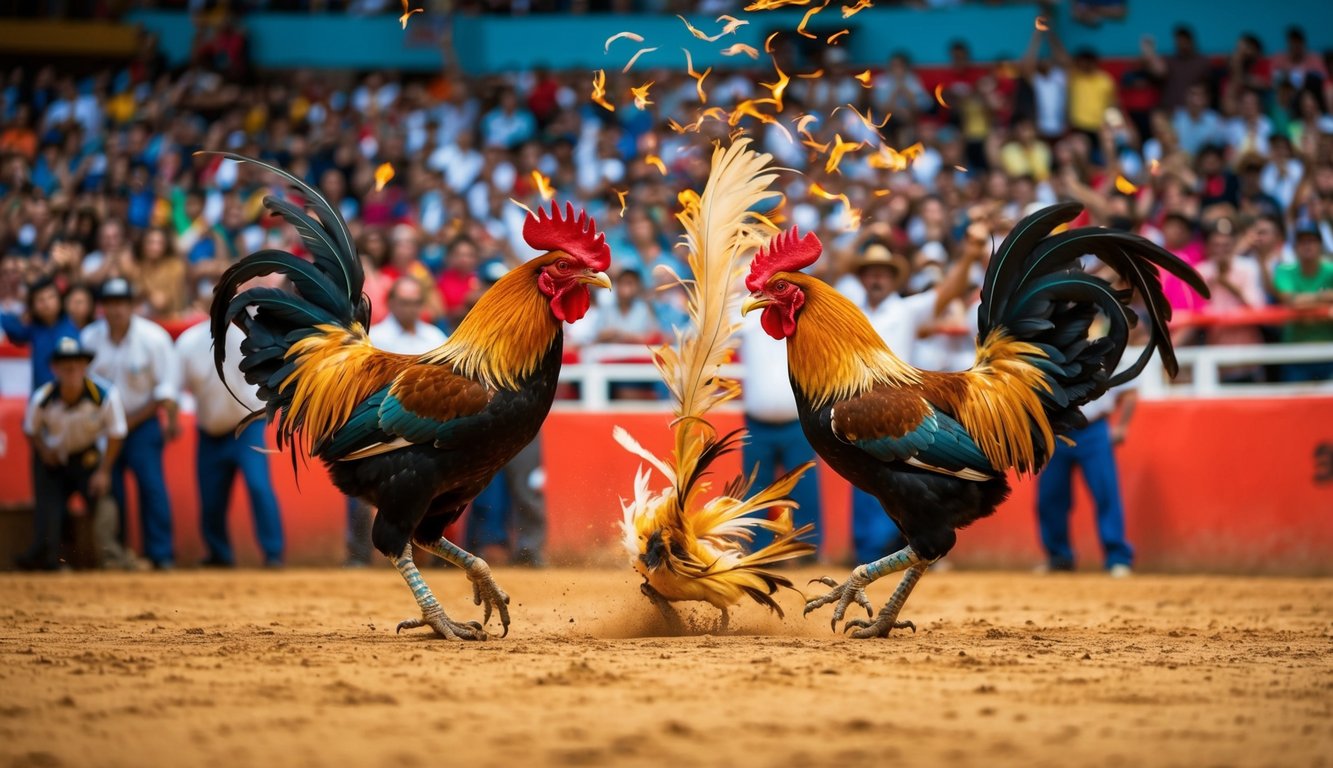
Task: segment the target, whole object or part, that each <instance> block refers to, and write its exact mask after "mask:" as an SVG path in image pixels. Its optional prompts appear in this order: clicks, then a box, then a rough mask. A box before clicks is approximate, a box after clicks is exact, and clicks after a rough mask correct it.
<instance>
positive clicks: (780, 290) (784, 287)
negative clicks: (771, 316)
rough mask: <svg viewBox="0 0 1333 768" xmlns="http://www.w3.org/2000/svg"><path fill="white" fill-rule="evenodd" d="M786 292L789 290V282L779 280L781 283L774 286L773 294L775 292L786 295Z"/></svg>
mask: <svg viewBox="0 0 1333 768" xmlns="http://www.w3.org/2000/svg"><path fill="white" fill-rule="evenodd" d="M786 290H787V281H786V280H779V281H778V282H777V284H775V285H774V286H773V292H774V293H784V292H785V291H786Z"/></svg>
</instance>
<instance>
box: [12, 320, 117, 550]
mask: <svg viewBox="0 0 1333 768" xmlns="http://www.w3.org/2000/svg"><path fill="white" fill-rule="evenodd" d="M92 357H93V356H92V353H91V352H89V351H88V350H86V349H84V348H83V347H82V346H80V345H79V341H78V339H74V338H71V337H68V336H66V337H64V338H61V339H59V340H58V341H57V342H56V347H55V351H54V352H53V353H52V356H51V369H52V371H54V373H55V380H54V381H49V382H47V383H45V384H43V385H42V386H40V387H38V388H37V390H36V391H35V392H33V394H32V398H31V399H30V400H29V401H28V409H27V412H26V414H25V415H24V418H23V434H25V435H27V436H28V440H29V442H31V443H32V485H33V492H34V495H35V497H36V498H35V503H34V505H33V540H32V544H31V546H29V547H28V550H27V552H25V553H23V554H21V555H19V556H17V557H15V558H14V564H15V565H16V566H18V568H19V569H21V570H25V571H33V570H40V571H54V570H59V568H60V539H61V530H60V529H61V525H62V524H63V522H64V519H65V516H66V514H67V508H66V504H67V502H68V501H69V497H70V496H73V495H74V494H78V495H80V496H82V497H83V499H84V502H85V503H86V504H87V507H88V509H89V510H92V509H94V508H95V507H96V506H97V504H98V500H99V499H101V498H102V497H103V496H105V495H106V494H107V492H108V491H109V490H110V488H111V466H112V464H114V463H115V461H116V457H117V455H118V454H119V453H120V447H121V441H122V440H124V438H125V411H124V409H123V408H122V407H121V404H120V398H119V397H118V396H117V394H116V391H115V389H113V388H111V387H109V386H107V385H106V384H105V383H102V382H97V381H94V380H93V379H91V378H89V377H88V363H89V361H91V360H92Z"/></svg>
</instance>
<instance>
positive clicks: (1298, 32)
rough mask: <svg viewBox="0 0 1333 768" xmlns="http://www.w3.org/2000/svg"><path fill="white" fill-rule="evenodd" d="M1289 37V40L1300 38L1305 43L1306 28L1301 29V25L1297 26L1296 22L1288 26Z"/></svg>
mask: <svg viewBox="0 0 1333 768" xmlns="http://www.w3.org/2000/svg"><path fill="white" fill-rule="evenodd" d="M1287 39H1288V40H1299V41H1300V42H1302V43H1304V42H1305V30H1303V29H1301V28H1300V27H1298V26H1296V25H1295V24H1292V25H1291V26H1290V27H1287Z"/></svg>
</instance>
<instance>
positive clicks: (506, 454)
mask: <svg viewBox="0 0 1333 768" xmlns="http://www.w3.org/2000/svg"><path fill="white" fill-rule="evenodd" d="M225 156H226V157H229V158H231V159H233V160H237V161H240V162H248V163H253V164H255V165H258V166H260V167H262V168H265V169H267V170H268V171H271V172H273V173H275V174H278V175H280V176H282V177H283V178H284V179H286V180H287V182H289V183H290V184H291V185H292V186H294V187H295V188H296V189H297V190H299V191H300V192H301V194H302V195H303V196H304V197H305V202H306V205H307V206H308V207H309V209H310V210H312V211H313V213H314V217H312V216H311V215H309V214H308V213H307V212H306V210H304V209H303V208H301V207H300V206H297V205H294V204H293V203H291V202H290V201H287V200H284V199H280V198H275V197H268V198H265V200H264V205H265V206H266V207H267V208H268V209H269V210H270V211H272V212H274V213H276V214H278V215H280V216H282V217H283V218H284V219H285V220H286V221H287V222H288V223H289V224H291V225H292V226H293V227H295V228H296V231H297V232H298V233H299V234H300V236H301V240H302V242H303V244H304V245H305V247H306V249H307V250H308V251H309V252H310V254H311V255H312V256H313V261H306V260H304V259H300V258H298V257H296V256H294V255H292V254H290V253H285V252H282V251H276V250H264V251H259V252H256V253H254V254H251V255H250V256H248V257H246V258H245V259H242V260H241V261H239V262H237V263H236V264H235V265H233V266H232V267H231V268H230V269H228V270H227V272H226V273H225V274H224V275H223V276H222V279H221V281H220V282H219V283H218V286H217V289H216V293H215V296H214V299H213V307H212V318H211V320H212V331H213V338H214V339H222V338H224V337H225V334H226V331H227V326H228V324H229V323H235V324H236V325H238V326H240V328H241V330H243V331H244V332H245V334H246V338H245V341H244V342H243V343H242V345H241V354H242V360H241V370H242V372H244V374H245V378H246V381H248V382H250V383H251V384H255V385H257V386H258V388H259V396H260V397H261V398H262V399H263V400H264V401H265V404H266V412H267V415H268V418H269V419H270V420H276V422H277V424H278V428H277V429H278V447H279V448H281V447H282V446H283V445H284V444H285V445H287V446H288V447H289V449H290V450H292V451H293V459H292V460H293V462H295V461H296V454H298V453H299V454H303V455H307V456H314V457H316V458H318V459H320V460H322V461H323V462H324V464H325V465H326V466H327V467H328V469H329V474H330V476H331V477H332V479H333V483H334V485H336V486H337V487H338V489H339V490H341V491H342V492H343V493H345V494H347V495H349V496H354V497H356V498H360V499H363V500H365V501H366V502H368V503H369V504H372V505H374V506H375V507H377V508H378V509H379V514H378V515H377V516H376V517H375V524H374V528H373V529H372V531H371V541H372V542H373V543H374V545H375V548H376V549H378V550H379V551H380V552H382V553H384V554H385V555H386V556H388V558H389V559H390V560H391V561H392V562H393V564H394V567H396V568H397V569H398V572H399V573H400V574H402V576H403V579H404V580H406V581H407V585H408V587H409V588H410V589H411V590H412V594H413V596H414V597H415V598H416V601H417V605H418V606H419V607H420V609H421V617H420V618H412V619H408V620H406V621H403V622H402V623H400V624H399V625H398V631H400V632H401V631H402V630H404V629H411V628H415V627H422V626H428V627H430V628H431V629H433V630H434V631H435V632H436V633H438V634H439V635H440V636H442V637H445V638H451V639H464V640H484V639H486V637H487V634H486V631H485V629H484V626H485V624H487V623H489V622H490V618H491V613H492V610H493V609H494V611H496V612H498V614H499V618H500V622H501V624H502V626H503V628H504V633H503V634H508V632H509V608H508V603H509V596H508V595H507V594H505V592H504V591H503V590H501V589H500V587H499V586H498V585H497V584H496V583H495V579H494V578H493V577H492V576H491V572H490V567H489V566H488V565H487V564H486V562H485V561H484V560H482V559H481V558H479V557H477V556H475V555H473V554H471V553H469V552H466V551H464V550H463V549H461V548H459V547H458V546H456V545H455V544H453V543H452V542H450V541H449V540H448V539H445V538H444V536H443V532H444V529H445V528H446V527H447V526H448V525H449V524H451V523H453V522H454V521H455V520H457V519H458V518H459V516H460V515H462V513H463V509H464V508H465V507H466V506H467V504H468V503H469V502H470V501H472V499H473V497H475V496H476V495H477V494H478V493H479V492H480V491H481V490H482V489H483V488H485V487H486V485H487V483H488V482H490V479H491V477H492V476H493V475H494V474H495V473H496V472H497V471H498V470H500V468H502V467H503V466H504V465H505V464H506V463H508V461H509V460H510V459H511V458H513V456H514V455H515V454H516V453H518V451H519V450H520V449H521V448H523V446H525V445H527V444H528V443H529V442H531V441H532V439H533V438H535V437H536V436H537V431H538V429H539V428H540V427H541V424H542V421H543V420H544V419H545V418H546V414H547V413H548V411H550V408H551V402H552V400H553V399H554V397H555V390H556V378H557V376H558V374H559V372H560V362H561V351H562V328H563V325H562V324H563V323H566V322H569V323H572V322H575V321H576V320H578V319H579V318H581V317H583V315H584V313H585V312H587V310H588V307H589V304H590V302H591V297H590V296H589V286H592V285H598V286H602V287H604V288H610V287H611V281H610V279H609V278H608V277H607V276H606V273H605V270H606V268H607V266H608V265H609V263H610V250H609V248H608V247H607V245H606V242H605V238H604V236H603V234H602V233H600V232H598V231H597V227H596V223H595V222H594V221H593V220H592V219H590V218H588V217H587V215H586V214H582V213H580V214H579V215H578V216H575V215H574V209H573V206H572V205H566V209H565V215H564V216H561V214H560V211H559V208H558V206H557V205H556V204H555V203H552V204H551V210H550V212H549V213H548V212H547V211H545V210H541V209H539V210H538V212H537V213H535V214H529V216H528V218H527V220H526V221H525V222H524V226H523V237H524V239H525V240H526V241H527V242H528V244H529V245H530V246H532V247H533V248H534V249H536V250H538V251H545V253H544V254H543V255H540V256H538V257H536V258H534V259H532V260H531V261H529V262H527V263H526V264H523V265H522V266H520V267H518V268H516V269H514V270H513V271H511V272H509V273H508V274H507V275H505V277H503V278H502V279H501V280H500V281H499V282H497V283H496V284H495V285H494V286H493V287H492V288H491V289H490V290H488V291H487V292H486V293H485V294H483V295H482V296H481V298H480V299H479V300H478V301H477V303H476V306H475V307H474V308H473V309H472V310H471V311H470V312H469V313H468V314H467V316H466V317H465V318H464V320H463V322H462V323H461V324H460V325H459V326H458V329H457V330H456V331H455V332H454V335H453V336H451V337H450V338H449V340H448V341H446V342H445V343H444V344H443V345H442V346H440V347H438V348H437V349H435V350H433V351H431V352H427V353H426V354H424V355H420V356H413V355H397V354H390V353H388V352H383V351H380V350H378V349H375V348H374V347H373V346H371V344H370V341H369V339H368V338H367V336H366V327H367V325H368V317H369V314H370V312H369V304H368V302H367V300H366V298H365V296H364V295H363V294H362V283H363V281H364V277H365V275H364V273H363V272H362V269H361V261H360V259H358V258H357V254H356V250H355V248H354V247H353V245H352V238H351V235H350V233H349V232H348V230H347V225H346V223H345V222H344V221H343V220H342V218H341V217H340V216H339V215H338V213H337V212H336V211H335V210H334V209H333V208H332V207H331V206H330V205H329V203H328V202H327V201H326V200H325V199H324V198H323V196H321V195H320V194H319V193H318V192H317V191H316V190H314V189H312V188H311V187H309V186H308V185H306V184H304V183H303V182H301V181H300V180H299V179H297V178H296V177H294V176H292V175H290V174H288V173H286V172H284V171H281V170H279V169H277V168H273V167H272V166H269V165H266V164H264V163H260V162H258V161H255V160H251V159H249V158H245V157H241V156H238V155H230V154H227V155H225ZM274 273H276V274H279V275H282V276H284V277H286V278H287V279H288V280H290V281H291V284H292V286H293V288H294V291H288V290H284V289H280V288H270V287H258V288H249V289H248V290H244V291H241V288H242V286H243V285H244V284H245V283H247V282H248V281H250V280H251V279H253V278H255V277H258V276H261V275H268V274H274ZM238 291H239V292H238ZM225 354H226V345H224V344H215V345H214V357H215V362H216V364H217V367H218V372H219V375H221V372H222V370H223V368H222V366H223V358H224V356H225ZM261 415H263V412H258V413H256V414H253V416H252V417H255V418H257V417H259V416H261ZM413 542H416V544H417V545H419V546H421V547H422V548H423V549H425V550H427V551H429V552H432V553H434V554H436V555H438V556H440V557H442V558H444V559H445V560H446V561H448V562H450V563H452V564H453V565H456V566H458V567H459V568H462V569H463V570H464V571H465V572H466V573H467V577H468V579H469V580H470V581H471V583H472V592H473V595H472V596H473V602H474V603H476V604H477V605H479V606H484V611H485V613H484V616H483V618H482V621H481V622H476V621H471V622H467V623H461V622H457V621H454V620H453V619H450V618H449V617H448V616H447V615H446V614H445V612H444V609H443V608H442V607H441V606H440V604H439V602H438V601H437V600H436V599H435V596H434V595H433V594H431V591H430V588H429V587H427V586H426V583H425V581H424V580H423V579H422V577H421V573H420V572H419V571H418V570H417V567H416V565H415V564H414V563H413V561H412V543H413ZM502 636H503V635H502Z"/></svg>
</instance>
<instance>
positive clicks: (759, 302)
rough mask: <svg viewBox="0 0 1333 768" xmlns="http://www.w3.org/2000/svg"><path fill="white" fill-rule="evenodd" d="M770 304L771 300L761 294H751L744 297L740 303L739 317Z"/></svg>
mask: <svg viewBox="0 0 1333 768" xmlns="http://www.w3.org/2000/svg"><path fill="white" fill-rule="evenodd" d="M772 303H773V300H772V299H770V298H768V297H767V296H765V295H763V294H762V293H752V294H750V295H749V296H746V297H745V300H744V301H742V302H741V316H745V315H747V314H749V313H750V311H751V310H755V309H759V308H760V307H767V306H768V305H769V304H772Z"/></svg>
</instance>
